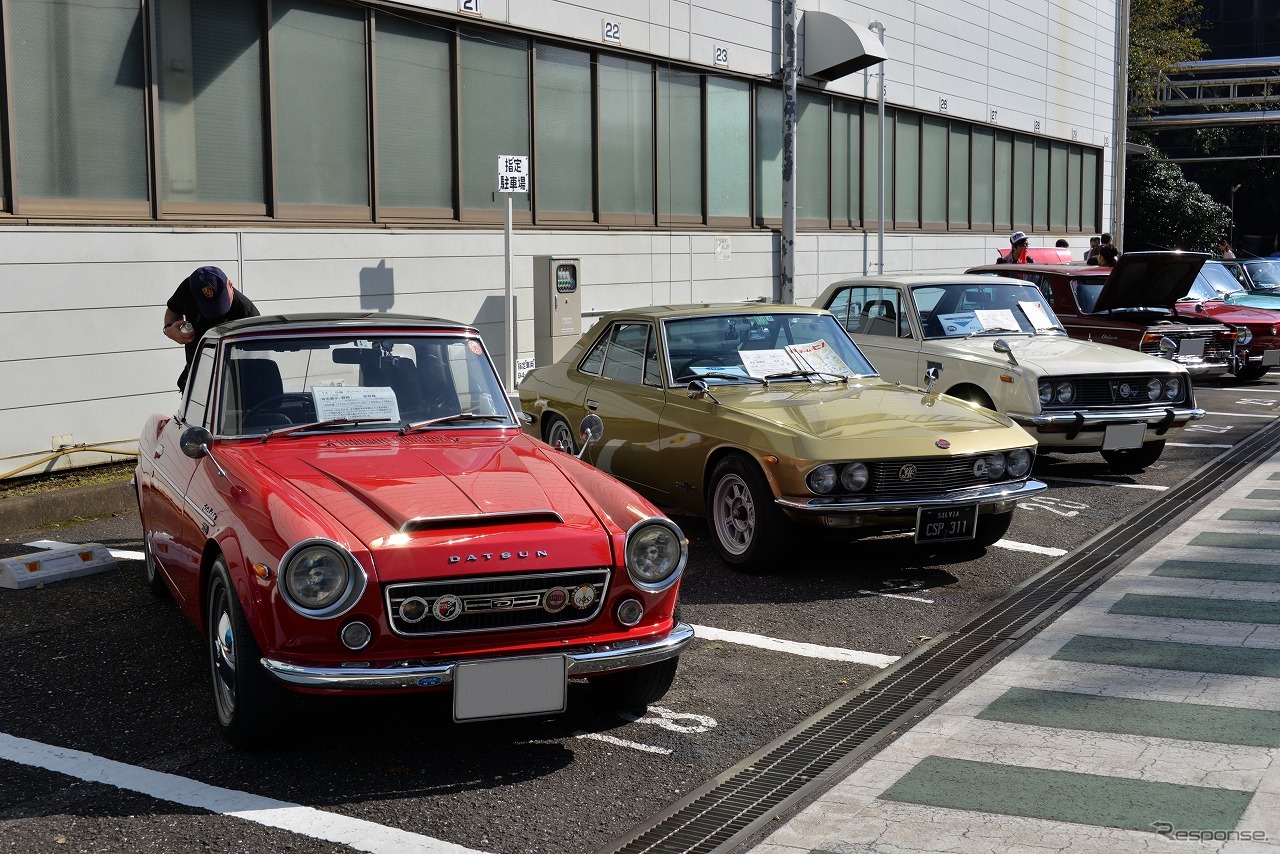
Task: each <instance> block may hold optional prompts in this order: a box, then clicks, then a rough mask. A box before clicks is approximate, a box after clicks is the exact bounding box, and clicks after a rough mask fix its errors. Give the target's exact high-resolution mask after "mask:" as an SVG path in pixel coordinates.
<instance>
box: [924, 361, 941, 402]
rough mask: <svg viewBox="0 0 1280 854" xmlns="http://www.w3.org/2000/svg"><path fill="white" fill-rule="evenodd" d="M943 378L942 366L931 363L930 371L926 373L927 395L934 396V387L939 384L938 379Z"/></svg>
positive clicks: (925, 391) (925, 388) (925, 389)
mask: <svg viewBox="0 0 1280 854" xmlns="http://www.w3.org/2000/svg"><path fill="white" fill-rule="evenodd" d="M940 376H942V365H939V364H938V363H937V362H931V363H930V364H929V367H928V369H927V370H926V371H925V372H924V378H925V382H926V385H925V387H924V393H925V394H932V393H933V387H934V385H935V384H936V383H937V382H938V377H940Z"/></svg>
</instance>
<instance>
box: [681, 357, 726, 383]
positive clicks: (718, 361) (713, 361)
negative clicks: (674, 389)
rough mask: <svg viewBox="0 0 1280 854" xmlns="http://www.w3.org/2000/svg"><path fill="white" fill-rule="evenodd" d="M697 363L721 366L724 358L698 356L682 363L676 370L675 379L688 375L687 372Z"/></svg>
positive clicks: (711, 366) (713, 366) (710, 366)
mask: <svg viewBox="0 0 1280 854" xmlns="http://www.w3.org/2000/svg"><path fill="white" fill-rule="evenodd" d="M697 365H706V366H707V367H709V368H715V367H722V366H723V365H724V359H722V358H721V357H719V356H698V357H696V358H693V359H690V360H689V361H687V362H685V363H684V367H683V368H681V369H680V370H679V371H677V372H676V379H677V380H678V379H680V377H684V376H688V375H689V372H690V371H691V370H693V368H694V367H695V366H697Z"/></svg>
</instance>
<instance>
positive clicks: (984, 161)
mask: <svg viewBox="0 0 1280 854" xmlns="http://www.w3.org/2000/svg"><path fill="white" fill-rule="evenodd" d="M971 146H972V159H971V163H972V166H971V174H970V177H969V192H970V194H971V195H972V198H973V201H972V212H971V213H970V215H969V216H970V219H971V220H972V223H973V227H974V228H990V227H991V224H992V219H991V208H992V198H993V192H992V188H993V186H994V185H993V182H992V175H991V163H992V160H993V159H994V154H995V133H994V132H993V131H991V130H989V129H987V128H980V127H975V128H973V133H972V136H971ZM1005 175H1006V181H1005V185H1004V186H1005V187H1006V189H1005V194H1006V196H1005V208H1004V215H1005V217H1006V218H1007V217H1008V216H1009V213H1008V210H1009V202H1008V189H1007V188H1008V186H1009V185H1008V179H1007V175H1008V170H1007V167H1006V171H1005Z"/></svg>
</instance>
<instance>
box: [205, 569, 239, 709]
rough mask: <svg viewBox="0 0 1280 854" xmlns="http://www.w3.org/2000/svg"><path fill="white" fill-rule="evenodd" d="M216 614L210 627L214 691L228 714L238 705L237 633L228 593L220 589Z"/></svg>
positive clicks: (219, 703)
mask: <svg viewBox="0 0 1280 854" xmlns="http://www.w3.org/2000/svg"><path fill="white" fill-rule="evenodd" d="M214 614H215V615H216V616H217V619H216V620H215V621H214V624H213V626H212V627H210V633H211V635H212V637H211V638H210V640H211V642H212V643H211V647H212V651H213V691H214V694H215V695H216V697H217V700H218V707H219V708H220V709H221V710H223V711H225V712H226V714H227V716H230V714H231V712H233V711H235V707H236V689H235V684H236V683H235V679H236V635H235V630H234V629H233V628H232V626H231V613H230V611H229V610H228V608H227V594H226V591H225V590H219V592H218V600H217V602H216V607H215V610H214Z"/></svg>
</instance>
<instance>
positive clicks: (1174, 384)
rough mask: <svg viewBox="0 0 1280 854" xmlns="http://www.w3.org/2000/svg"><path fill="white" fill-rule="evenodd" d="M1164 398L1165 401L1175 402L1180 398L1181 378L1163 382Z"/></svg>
mask: <svg viewBox="0 0 1280 854" xmlns="http://www.w3.org/2000/svg"><path fill="white" fill-rule="evenodd" d="M1164 396H1165V398H1166V399H1167V400H1177V399H1178V398H1180V397H1182V378H1181V377H1173V378H1172V379H1167V380H1165V381H1164Z"/></svg>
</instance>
